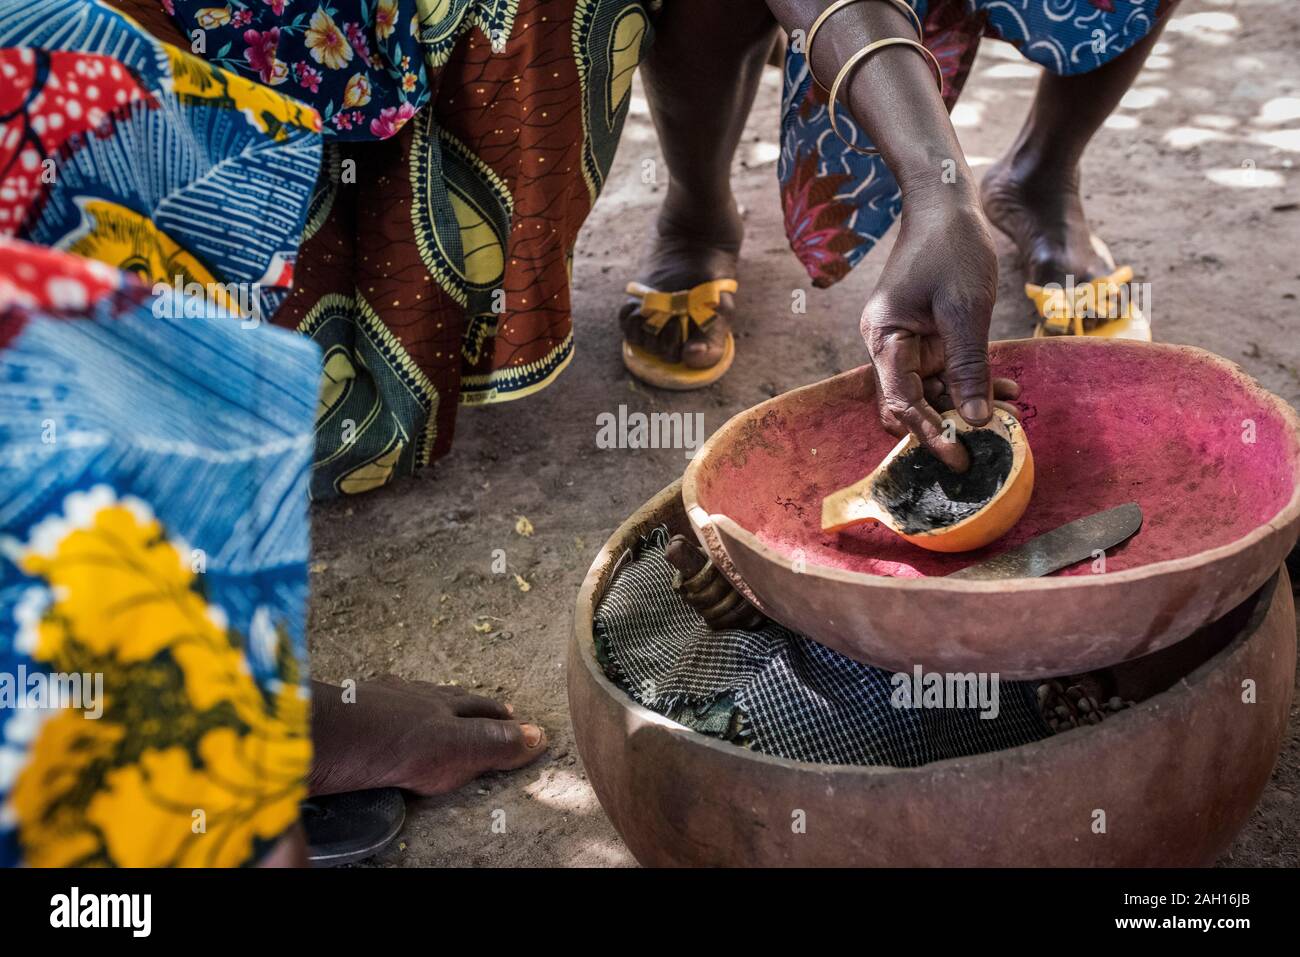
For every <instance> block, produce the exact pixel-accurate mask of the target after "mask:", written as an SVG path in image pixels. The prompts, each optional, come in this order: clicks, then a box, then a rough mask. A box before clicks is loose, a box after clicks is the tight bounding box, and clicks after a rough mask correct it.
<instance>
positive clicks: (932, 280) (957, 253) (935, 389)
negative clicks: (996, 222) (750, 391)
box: [862, 183, 1019, 471]
mask: <svg viewBox="0 0 1300 957" xmlns="http://www.w3.org/2000/svg"><path fill="white" fill-rule="evenodd" d="M997 288H998V260H997V255H996V253H995V252H994V248H993V239H992V236H991V235H990V232H989V226H988V223H987V222H986V221H985V218H984V213H983V211H982V210H981V209H980V205H979V199H978V196H976V195H974V193H973V191H968V190H964V189H962V187H960V186H959V185H957V184H952V183H936V184H934V185H932V186H930V187H929V188H928V189H925V190H923V191H913V192H911V193H910V194H909V193H906V192H905V193H904V198H903V214H902V221H901V228H900V231H899V234H898V242H897V243H895V245H894V249H893V252H892V253H890V256H889V261H888V262H887V263H885V268H884V271H883V272H881V274H880V281H879V282H878V283H877V285H876V288H875V291H874V292H873V293H872V294H871V298H870V299H869V300H867V305H866V309H865V310H863V313H862V338H863V339H865V340H866V343H867V351H868V352H869V353H870V355H871V363H872V365H873V366H874V367H875V371H876V384H877V398H878V400H879V403H880V421H881V423H882V424H883V425H884V427H885V428H886V429H887V430H888V431H889V432H890V433H891V434H893V435H899V436H901V435H904V434H906V433H907V432H909V431H910V432H911V433H912V434H914V435H915V436H916V437H917V439H918V440H919V441H920V442H921V443H922V444H924V445H925V447H926V448H928V449H929V450H930V451H931V452H933V453H934V454H935V456H937V457H938V458H939V459H940V460H941V461H942V462H944V463H945V464H946V465H947V466H948V467H949V468H952V469H955V470H956V471H965V470H966V469H967V468H968V467H969V465H970V459H969V456H968V455H967V453H966V448H965V446H963V445H962V444H961V443H960V442H958V441H955V439H954V436H953V434H952V432H951V430H950V431H949V433H948V435H947V436H945V434H944V428H943V422H942V420H941V419H940V413H941V412H944V411H947V410H948V409H952V408H956V409H957V411H958V412H959V413H960V414H961V417H962V418H963V419H965V420H966V421H967V422H969V423H970V424H971V425H976V426H978V425H984V424H985V423H986V422H988V421H989V419H990V418H991V417H992V414H993V413H992V410H993V405H994V402H995V400H1000V401H998V402H997V404H999V405H1003V406H1004V407H1006V408H1010V407H1009V406H1007V405H1005V400H1007V399H1012V398H1015V396H1016V395H1017V394H1018V393H1019V389H1018V387H1017V386H1016V384H1015V383H1014V382H1011V381H1010V380H1009V379H999V380H997V382H996V383H994V382H992V381H991V380H990V376H989V359H988V338H989V318H990V316H991V315H992V312H993V301H994V298H995V297H996V295H997ZM1012 411H1014V410H1012Z"/></svg>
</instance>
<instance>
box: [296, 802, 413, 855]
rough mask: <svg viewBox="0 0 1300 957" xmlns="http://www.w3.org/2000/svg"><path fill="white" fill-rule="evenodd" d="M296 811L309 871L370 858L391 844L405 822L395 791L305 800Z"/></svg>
mask: <svg viewBox="0 0 1300 957" xmlns="http://www.w3.org/2000/svg"><path fill="white" fill-rule="evenodd" d="M300 809H301V811H302V823H303V827H304V828H305V829H306V831H307V861H308V863H309V864H310V865H311V866H312V867H338V866H339V865H340V864H355V863H356V862H357V861H364V860H365V859H366V858H368V857H373V856H374V855H376V854H378V853H379V852H380V851H382V850H383V849H384V848H385V847H387V846H388V845H389V844H391V843H392V842H393V840H394V839H395V838H396V837H397V835H398V833H399V832H400V831H401V830H402V824H403V823H404V822H405V821H406V800H405V799H404V798H403V797H402V792H401V791H400V790H398V789H397V788H377V789H375V790H373V791H350V792H348V793H346V794H329V795H326V796H324V797H314V798H309V799H308V800H306V801H303V802H302V804H301V806H300Z"/></svg>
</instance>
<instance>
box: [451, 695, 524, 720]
mask: <svg viewBox="0 0 1300 957" xmlns="http://www.w3.org/2000/svg"><path fill="white" fill-rule="evenodd" d="M453 711H454V713H455V715H456V717H458V718H495V719H497V720H498V721H508V720H509V719H510V718H513V717H514V716H515V709H514V708H512V707H510V705H508V704H506V703H505V702H504V701H494V700H492V699H491V698H484V697H483V696H482V695H476V694H469V693H466V694H465V695H464V696H463V697H461V698H458V699H456V702H455V704H454V705H453Z"/></svg>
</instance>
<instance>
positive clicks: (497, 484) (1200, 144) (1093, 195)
mask: <svg viewBox="0 0 1300 957" xmlns="http://www.w3.org/2000/svg"><path fill="white" fill-rule="evenodd" d="M1298 45H1300V4H1295V3H1292V2H1287V0H1187V2H1185V3H1184V4H1183V7H1182V8H1181V12H1180V14H1179V16H1178V17H1177V18H1176V19H1175V21H1174V22H1172V23H1171V25H1170V28H1169V30H1168V31H1167V32H1166V34H1165V37H1164V38H1163V40H1162V42H1161V44H1160V46H1159V47H1157V49H1156V51H1155V54H1154V55H1153V56H1152V57H1151V60H1150V62H1149V64H1148V67H1147V69H1146V70H1145V72H1144V73H1143V74H1142V76H1141V77H1140V79H1139V80H1138V82H1137V83H1136V85H1135V86H1134V88H1133V90H1132V91H1131V92H1130V94H1129V96H1128V98H1127V99H1126V101H1125V103H1124V105H1123V106H1122V107H1121V109H1120V110H1119V111H1118V113H1117V114H1116V115H1115V116H1114V117H1112V119H1111V121H1110V122H1109V124H1108V126H1107V128H1106V129H1104V130H1102V131H1101V132H1100V133H1099V135H1098V136H1097V138H1096V140H1095V142H1094V143H1093V145H1092V147H1091V150H1090V152H1089V154H1088V159H1087V161H1086V163H1085V168H1084V175H1085V188H1086V191H1087V202H1088V211H1089V214H1090V216H1091V218H1092V222H1093V226H1094V228H1095V229H1096V230H1097V231H1098V232H1099V233H1100V234H1101V235H1102V236H1104V237H1105V238H1106V240H1107V241H1108V243H1109V244H1110V246H1111V248H1112V250H1113V251H1114V252H1115V253H1116V255H1117V256H1118V257H1119V258H1120V259H1121V260H1122V261H1128V262H1131V263H1132V264H1133V265H1134V266H1135V267H1136V269H1137V272H1138V278H1139V279H1140V280H1147V281H1149V282H1150V283H1151V285H1152V308H1151V310H1150V311H1151V313H1152V316H1153V322H1154V325H1155V329H1156V335H1157V337H1158V338H1159V339H1162V340H1165V341H1169V342H1178V343H1190V344H1193V345H1197V346H1201V347H1204V348H1206V349H1210V350H1212V351H1214V352H1216V353H1219V354H1221V355H1224V356H1227V357H1228V358H1230V359H1233V360H1235V361H1237V362H1239V363H1240V364H1241V365H1242V366H1243V367H1244V368H1245V369H1246V370H1247V371H1248V372H1249V373H1251V374H1252V375H1254V376H1256V377H1257V378H1258V379H1259V380H1260V381H1261V382H1262V383H1263V384H1264V385H1265V386H1266V387H1268V388H1269V389H1272V390H1274V391H1275V392H1277V393H1278V394H1279V395H1281V396H1283V397H1284V398H1286V399H1287V400H1288V401H1290V402H1291V403H1293V404H1300V334H1297V330H1298V328H1300V327H1298V326H1297V321H1296V319H1297V302H1296V297H1297V295H1300V262H1297V250H1298V249H1300V173H1297V171H1296V170H1294V169H1293V161H1294V160H1295V158H1296V157H1297V154H1298V153H1300V70H1297V68H1296V66H1295V61H1294V51H1295V49H1296V48H1297V46H1298ZM1033 75H1034V68H1032V67H1030V66H1029V65H1028V64H1026V63H1025V61H1023V60H1021V59H1020V57H1019V55H1018V54H1017V53H1016V52H1015V51H1014V50H1012V49H1011V48H1010V47H1009V46H1005V45H1003V44H994V43H988V42H986V44H985V45H984V47H983V49H982V50H981V52H980V56H979V59H978V61H977V63H976V65H975V69H974V72H973V75H972V76H971V79H970V81H969V83H968V84H967V87H966V92H965V94H964V97H963V100H962V102H961V104H960V105H959V106H958V108H957V110H956V112H955V113H954V121H955V123H956V125H957V127H958V130H959V132H960V134H961V138H962V141H963V144H964V146H965V148H966V151H967V155H968V156H969V157H970V158H971V165H972V166H973V167H974V169H975V171H976V172H977V173H979V172H980V170H981V167H982V166H987V164H988V163H989V162H990V161H991V160H992V159H993V158H995V157H997V156H998V155H999V154H1000V152H1001V151H1002V150H1003V149H1004V148H1005V147H1006V146H1007V144H1008V143H1010V142H1011V140H1012V138H1013V136H1014V134H1015V131H1016V129H1017V128H1018V126H1019V123H1020V121H1021V118H1022V117H1023V115H1024V112H1025V110H1026V107H1027V105H1028V103H1029V99H1030V96H1031V94H1032V89H1033ZM779 97H780V81H779V76H778V74H777V72H776V71H775V70H773V69H769V70H768V71H767V75H766V77H765V79H764V86H763V89H762V90H761V91H760V94H759V96H758V103H757V105H756V107H755V109H754V113H753V115H752V117H751V119H750V123H749V128H748V131H747V134H746V141H745V143H744V144H743V145H742V148H741V150H740V155H739V156H738V157H737V163H736V168H735V175H734V183H735V186H736V191H737V195H738V196H739V198H740V201H741V202H742V203H743V205H744V207H745V209H746V216H747V223H748V227H747V228H748V235H747V238H746V243H745V257H744V260H743V263H742V265H741V268H740V276H739V279H740V288H741V291H740V294H739V303H740V306H741V309H742V315H743V320H742V323H741V328H740V331H739V332H738V335H737V340H738V347H739V348H738V357H737V360H736V364H735V367H734V368H733V370H732V371H731V372H730V373H729V374H728V375H727V377H726V378H725V379H723V381H722V382H721V384H720V385H718V386H716V387H714V388H713V389H711V390H708V391H706V392H703V393H694V394H686V395H671V394H667V393H653V392H651V391H649V390H646V389H643V388H640V387H638V386H636V385H634V384H633V383H632V382H631V380H630V379H629V378H628V376H627V375H626V374H625V373H624V371H623V368H622V365H621V363H620V361H619V356H618V350H619V336H618V332H617V329H616V326H615V322H614V318H613V317H614V311H615V309H616V307H617V305H618V303H619V302H620V299H621V296H622V289H623V285H624V284H625V283H626V282H627V280H628V279H629V278H631V277H632V276H633V275H634V272H635V267H636V263H637V259H638V256H639V253H640V250H641V238H640V237H641V236H642V235H643V233H644V231H645V229H646V228H647V225H648V224H649V223H650V222H651V219H652V216H653V214H654V211H655V209H656V206H657V203H658V200H659V193H660V191H661V188H662V186H653V185H647V184H644V183H643V182H642V177H641V171H642V169H643V162H644V161H645V160H650V159H653V160H656V161H657V162H659V166H658V169H659V171H660V180H661V182H662V178H663V175H665V174H664V173H663V171H664V166H663V164H662V162H661V161H659V157H658V153H657V148H656V142H655V135H654V131H653V128H652V126H651V124H650V121H649V117H648V114H647V110H646V105H645V102H644V100H643V99H641V98H640V96H639V95H638V96H636V98H635V99H634V102H633V108H632V115H631V117H630V118H629V121H628V124H627V128H626V131H625V133H624V137H623V142H622V146H621V147H620V151H619V155H618V159H617V162H616V163H615V166H614V170H613V173H612V175H611V177H610V180H609V183H608V185H607V187H606V189H605V193H604V195H603V196H602V197H601V200H600V203H599V204H598V206H597V208H596V210H595V212H594V213H593V214H592V216H591V218H590V220H589V222H588V224H587V227H586V231H585V233H584V234H583V238H582V241H581V243H580V244H579V247H578V253H577V259H576V262H575V266H574V287H575V288H574V302H575V316H574V324H575V326H576V338H577V342H578V348H577V355H576V357H575V358H574V360H573V363H572V365H571V366H570V368H569V369H568V371H567V372H565V373H564V374H563V376H562V377H561V378H560V380H559V381H558V382H556V383H555V384H554V385H552V386H551V387H550V388H549V389H547V390H545V391H544V392H542V393H541V394H538V395H535V396H532V397H529V398H528V399H525V400H523V401H519V402H513V403H509V404H505V405H500V406H495V407H487V408H480V409H466V410H464V411H462V413H461V417H460V422H459V426H458V432H457V438H456V448H455V450H454V451H453V453H452V455H451V456H450V457H449V458H447V459H445V460H443V461H442V462H439V463H438V464H437V465H436V466H435V467H433V468H430V469H428V470H426V471H425V472H424V473H422V474H421V475H419V476H417V477H415V478H413V479H408V480H405V481H402V482H399V483H398V484H397V485H396V486H395V487H392V488H388V489H384V490H381V491H378V492H375V493H372V494H369V495H366V496H363V497H360V498H356V499H352V500H348V501H344V502H336V503H331V504H327V505H324V506H320V507H317V508H316V509H315V511H314V516H313V517H314V529H313V530H314V533H315V553H314V561H313V566H312V583H313V595H314V597H313V607H312V617H311V643H312V649H311V650H312V659H313V668H314V669H315V673H316V675H317V676H319V677H321V678H324V679H326V680H332V681H339V680H341V679H343V678H349V677H350V678H362V677H366V676H370V675H376V674H381V673H384V672H395V673H397V674H400V675H403V676H406V677H411V678H420V679H425V680H430V681H440V682H457V683H459V684H461V685H464V686H466V687H468V688H470V689H472V690H475V691H477V692H479V693H481V694H487V695H493V696H498V697H501V698H503V699H506V700H509V701H511V702H513V703H514V705H515V707H516V709H517V711H518V713H519V714H521V715H522V716H525V717H527V718H529V719H531V720H534V721H537V722H539V723H541V724H542V725H543V726H544V727H545V728H546V729H547V732H548V734H549V736H550V740H551V750H550V754H549V756H547V757H546V758H545V759H543V760H542V761H540V762H539V763H537V764H536V765H534V766H532V767H529V768H527V769H524V770H521V771H518V772H515V773H513V774H508V775H506V774H500V775H491V776H488V777H486V778H484V779H482V780H480V781H479V782H477V783H476V784H472V785H470V786H468V787H466V788H464V789H462V790H460V791H459V792H457V793H454V794H451V795H447V796H445V797H441V798H438V799H431V800H420V801H412V802H411V806H410V814H409V817H408V821H407V826H406V829H405V832H404V834H403V836H402V840H401V843H400V844H398V845H394V846H392V847H391V848H390V849H389V850H387V851H386V852H384V853H383V854H382V855H381V856H380V857H379V858H377V859H376V861H375V863H378V864H382V865H387V866H403V865H475V866H477V865H597V866H605V865H609V866H622V865H631V864H634V863H635V862H634V861H633V859H632V857H631V855H630V854H629V853H628V851H627V849H626V848H625V847H624V846H623V844H622V842H621V841H620V840H619V837H618V835H617V834H616V833H615V831H614V829H613V827H612V826H611V825H610V823H609V821H608V820H607V819H606V817H605V815H604V814H603V812H602V811H601V809H600V806H599V804H598V803H597V801H596V798H595V796H594V794H593V792H592V790H591V788H590V786H589V785H588V783H587V780H586V777H585V775H584V773H583V767H582V762H581V760H580V758H579V756H578V753H577V749H576V747H575V745H574V740H573V732H572V729H571V727H570V724H569V716H568V710H567V706H566V700H565V654H566V651H565V649H566V642H567V641H568V639H569V632H570V624H571V621H572V613H573V604H574V599H575V596H576V594H577V590H578V586H579V584H580V583H581V581H582V579H583V576H584V575H585V573H586V571H587V568H588V566H589V564H590V562H591V560H592V558H593V556H594V554H595V552H596V550H597V548H598V547H599V546H600V544H601V543H602V542H603V541H604V540H605V539H606V537H607V536H608V535H609V534H610V532H611V531H612V530H613V529H614V528H615V526H617V525H618V524H619V523H620V522H621V521H622V520H623V519H624V518H625V517H626V516H627V515H628V514H629V513H630V512H631V511H632V510H633V509H635V508H636V506H638V505H639V504H640V503H642V502H643V501H645V500H646V499H647V498H648V497H649V496H650V495H651V494H653V493H654V492H655V491H657V490H658V489H660V488H661V487H663V486H664V485H666V484H668V483H669V482H671V481H672V480H673V479H675V478H676V477H678V476H679V475H680V473H681V471H682V469H683V466H684V464H685V462H684V460H683V453H682V452H680V451H671V450H659V451H632V450H624V451H620V450H617V449H614V450H601V449H599V448H597V446H596V431H597V427H596V416H597V415H598V414H599V413H601V412H617V409H618V406H619V404H626V405H627V406H628V409H629V411H636V410H642V411H646V412H649V411H652V410H655V411H682V412H691V413H694V412H703V414H704V417H705V424H706V431H708V432H711V431H713V430H714V429H716V428H717V427H718V426H720V425H722V423H723V422H725V421H726V420H727V419H728V418H729V417H730V416H731V415H733V414H734V413H736V412H738V411H740V410H742V409H744V408H746V407H748V406H750V405H753V404H754V403H756V402H759V401H761V400H763V399H766V398H768V397H769V396H771V395H774V394H777V393H780V392H783V391H786V390H788V389H791V388H793V387H795V386H799V385H803V384H805V383H808V382H812V381H815V380H817V379H821V378H824V377H826V376H829V375H832V374H834V373H836V372H839V371H842V370H844V369H847V368H852V367H854V366H856V365H860V364H861V363H863V362H864V361H866V357H865V353H864V349H863V346H862V343H861V341H860V340H859V338H858V334H857V322H858V315H859V313H860V311H861V308H862V304H863V302H864V300H865V297H866V295H867V293H868V291H869V290H870V289H871V288H872V284H873V283H874V281H875V279H876V277H877V275H878V272H879V270H880V268H881V265H882V263H883V262H884V260H885V255H886V253H887V247H888V245H889V243H888V241H886V243H884V244H883V245H884V246H885V247H886V248H884V249H880V250H877V251H875V252H874V253H873V254H872V255H871V256H870V257H869V258H868V259H867V261H866V262H864V263H863V264H862V265H860V266H859V267H858V269H857V270H856V271H855V272H854V274H853V275H852V276H850V277H849V278H848V279H846V280H845V281H844V282H842V283H840V284H839V285H838V286H836V287H835V288H833V289H831V290H825V291H819V290H814V289H812V287H811V283H810V282H809V281H808V279H807V277H806V275H805V274H804V273H803V271H802V269H801V268H800V266H799V264H798V263H797V262H796V261H795V259H794V256H793V255H792V254H791V253H790V251H789V249H788V246H787V243H786V240H785V237H784V234H783V231H782V227H781V219H780V211H779V203H778V194H777V188H776V165H775V154H776V143H775V140H776V136H777V118H778V111H779ZM1000 243H1001V245H1000V250H1001V253H1002V256H1001V269H1002V280H1001V291H1000V297H999V304H998V308H997V312H996V315H995V335H996V336H997V337H1016V336H1021V335H1027V334H1028V333H1029V331H1030V329H1031V325H1030V322H1029V313H1028V312H1027V309H1028V304H1027V302H1026V300H1025V299H1024V297H1023V295H1021V293H1020V292H1019V289H1018V287H1019V285H1020V283H1021V282H1023V280H1022V278H1021V277H1020V275H1019V273H1018V271H1017V269H1016V264H1015V261H1014V258H1013V256H1012V251H1011V247H1010V244H1009V243H1007V242H1006V241H1005V240H1003V239H1001V238H1000ZM795 289H806V290H807V291H808V312H807V314H806V315H792V314H791V310H790V302H791V293H792V290H795ZM1117 400H1122V399H1121V398H1120V397H1117ZM519 516H526V517H527V518H528V520H529V521H530V522H531V523H532V525H533V527H534V528H535V529H536V532H535V534H534V535H532V536H531V537H524V536H521V535H519V534H517V533H516V531H515V527H516V521H517V519H518V517H519ZM494 549H504V551H505V554H506V558H507V561H508V564H509V572H510V573H509V574H504V575H499V574H493V573H492V569H491V563H492V558H493V550H494ZM516 573H517V574H518V575H519V576H521V577H522V579H523V580H525V581H526V582H527V583H528V585H529V588H528V590H527V591H524V590H522V589H521V587H520V585H519V584H518V583H517V581H516V579H515V577H514V575H515V574H516ZM484 623H487V624H489V625H490V626H491V627H490V629H489V630H488V631H487V632H486V633H484V632H482V631H480V630H476V629H475V625H476V624H478V625H480V626H482V625H483V624H484ZM1298 729H1300V721H1297V720H1296V714H1295V712H1293V713H1292V721H1291V732H1290V736H1289V740H1288V743H1287V747H1286V749H1285V751H1284V753H1283V755H1282V758H1281V760H1280V762H1279V765H1278V768H1277V770H1276V772H1275V773H1274V775H1273V779H1272V782H1271V783H1270V785H1269V787H1268V790H1267V791H1266V793H1265V795H1264V798H1263V801H1262V802H1261V804H1260V806H1259V808H1258V809H1257V810H1256V812H1255V814H1254V816H1253V818H1252V819H1251V821H1250V823H1249V824H1248V825H1247V827H1246V829H1245V831H1244V832H1243V833H1242V835H1241V836H1240V837H1239V838H1238V840H1237V842H1236V844H1235V845H1234V847H1233V849H1232V850H1231V852H1230V853H1229V854H1228V855H1227V856H1226V858H1225V859H1224V862H1223V863H1225V864H1228V865H1268V866H1277V865H1289V866H1297V865H1300V814H1298V813H1297V799H1296V794H1297V791H1298V790H1300V733H1298ZM497 809H501V810H504V811H505V815H506V817H505V821H506V825H507V826H506V833H504V834H495V833H493V832H492V830H491V824H492V820H493V812H494V811H495V810H497Z"/></svg>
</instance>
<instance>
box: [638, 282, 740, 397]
mask: <svg viewBox="0 0 1300 957" xmlns="http://www.w3.org/2000/svg"><path fill="white" fill-rule="evenodd" d="M627 291H628V294H629V295H631V296H634V297H635V298H637V299H640V300H641V310H640V315H641V318H642V328H643V329H645V330H646V332H648V333H650V334H652V335H656V336H657V335H659V333H661V332H662V331H663V330H664V328H665V327H666V326H667V325H668V323H669V322H677V323H680V324H681V342H682V344H683V345H685V343H686V341H687V340H688V339H689V337H690V333H691V327H692V326H695V327H696V328H697V329H699V330H700V331H704V330H705V329H707V328H709V326H710V325H712V324H713V323H714V322H716V321H717V318H718V306H719V304H720V303H721V302H722V294H723V293H724V292H735V291H736V280H734V279H714V280H711V281H709V282H702V283H700V284H699V285H698V286H695V287H694V288H692V289H687V290H683V291H681V292H660V291H659V290H657V289H651V288H650V287H649V286H645V285H642V284H641V283H639V282H630V283H628V284H627ZM735 358H736V340H735V338H734V337H733V336H732V334H731V333H730V332H728V333H727V339H726V342H725V343H724V345H723V349H722V358H720V359H719V360H718V361H717V362H716V363H714V364H713V365H711V366H708V367H707V368H704V369H694V368H691V367H690V366H688V365H686V364H685V363H683V362H668V361H667V360H666V359H661V358H660V357H659V356H656V355H655V354H654V353H652V352H650V351H649V350H647V349H643V348H642V347H641V346H637V345H633V344H632V343H630V342H628V341H627V340H624V341H623V365H625V366H626V367H627V371H628V372H631V373H632V375H634V376H636V378H638V379H640V380H641V381H642V382H644V383H646V384H647V385H652V386H655V387H656V388H659V389H672V390H674V391H678V392H682V391H687V390H689V389H702V388H704V387H705V386H709V385H712V384H713V383H715V382H717V381H718V380H719V379H721V378H722V377H723V376H724V375H725V374H726V372H727V370H728V369H730V368H731V363H732V361H733V360H734V359H735Z"/></svg>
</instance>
